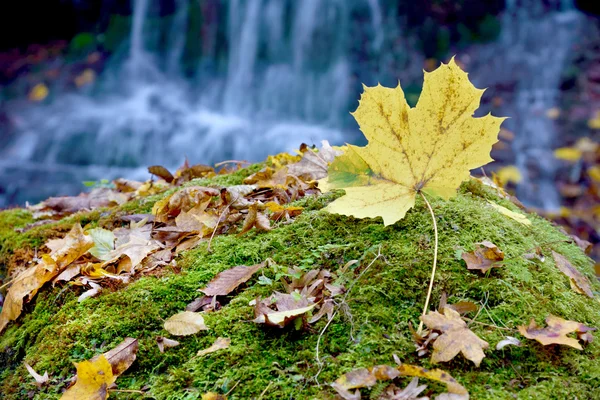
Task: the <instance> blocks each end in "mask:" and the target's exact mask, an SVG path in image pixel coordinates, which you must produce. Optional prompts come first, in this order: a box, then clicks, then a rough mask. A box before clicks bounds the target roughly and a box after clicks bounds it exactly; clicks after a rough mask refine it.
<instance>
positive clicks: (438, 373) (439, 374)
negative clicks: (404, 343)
mask: <svg viewBox="0 0 600 400" xmlns="http://www.w3.org/2000/svg"><path fill="white" fill-rule="evenodd" d="M397 369H398V371H399V372H400V375H402V376H415V377H419V378H426V379H431V380H434V381H438V382H442V383H445V384H446V388H447V389H448V392H449V393H450V394H456V395H461V396H463V398H464V399H468V398H469V392H467V389H465V388H464V387H463V386H462V385H461V384H460V383H458V382H457V381H456V379H454V378H453V377H452V376H450V374H449V373H447V372H446V371H443V370H441V369H427V368H423V367H419V366H416V365H409V364H400V365H398V367H397Z"/></svg>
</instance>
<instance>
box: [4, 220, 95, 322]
mask: <svg viewBox="0 0 600 400" xmlns="http://www.w3.org/2000/svg"><path fill="white" fill-rule="evenodd" d="M92 246H93V241H92V239H91V238H90V237H89V236H87V235H85V234H84V233H83V230H82V229H81V226H80V225H79V224H75V225H74V226H73V228H72V229H71V231H70V232H69V233H68V234H67V235H66V236H65V237H64V238H63V239H56V240H54V241H51V243H50V242H49V247H50V249H51V250H52V251H51V253H50V255H44V256H42V260H41V261H40V262H39V263H38V264H36V265H34V266H32V267H29V268H28V269H26V270H25V271H23V272H21V273H20V274H18V275H17V276H16V277H15V278H14V279H13V283H12V286H11V287H10V289H9V290H8V293H7V295H6V299H5V300H4V305H3V307H2V312H1V313H0V332H2V331H3V330H4V328H5V327H6V325H8V323H9V322H10V321H14V320H15V319H17V318H18V317H19V315H20V314H21V310H22V309H23V301H24V299H25V297H28V300H31V299H32V298H33V296H35V294H36V293H37V291H38V290H39V289H40V288H41V287H42V286H43V285H44V283H46V282H48V281H50V280H52V279H53V278H54V277H55V276H56V275H58V274H59V273H60V272H62V271H63V269H65V268H66V267H67V266H68V265H69V264H71V262H73V261H75V260H76V259H78V258H79V257H81V256H82V255H83V254H85V253H86V252H87V251H88V250H89V249H90V248H91V247H92Z"/></svg>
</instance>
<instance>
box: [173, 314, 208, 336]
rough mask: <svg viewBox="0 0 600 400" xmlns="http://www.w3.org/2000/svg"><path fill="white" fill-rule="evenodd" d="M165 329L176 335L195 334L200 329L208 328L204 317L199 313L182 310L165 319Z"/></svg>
mask: <svg viewBox="0 0 600 400" xmlns="http://www.w3.org/2000/svg"><path fill="white" fill-rule="evenodd" d="M164 327H165V330H166V331H167V332H169V333H170V334H172V335H175V336H187V335H193V334H195V333H198V332H200V331H205V330H208V329H209V328H208V327H207V326H206V325H205V324H204V318H202V315H200V314H199V313H195V312H191V311H182V312H180V313H177V314H175V315H173V316H171V317H170V318H168V319H167V320H166V321H165V325H164Z"/></svg>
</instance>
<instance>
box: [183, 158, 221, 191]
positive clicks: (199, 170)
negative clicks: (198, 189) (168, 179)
mask: <svg viewBox="0 0 600 400" xmlns="http://www.w3.org/2000/svg"><path fill="white" fill-rule="evenodd" d="M214 175H215V169H214V168H213V167H211V166H210V165H203V164H196V165H190V164H189V163H188V160H187V159H186V160H185V163H184V164H183V165H182V166H181V167H180V168H179V169H178V170H177V171H175V182H174V183H175V184H176V185H181V184H182V183H185V182H189V181H191V180H192V179H196V178H208V177H211V176H214Z"/></svg>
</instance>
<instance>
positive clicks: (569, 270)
mask: <svg viewBox="0 0 600 400" xmlns="http://www.w3.org/2000/svg"><path fill="white" fill-rule="evenodd" d="M552 257H554V261H555V262H556V267H557V268H558V269H559V270H560V272H562V273H563V274H565V275H566V276H567V277H568V278H569V282H570V284H571V288H572V289H573V290H574V291H576V292H577V293H579V294H585V295H586V296H588V297H590V298H592V299H593V298H594V292H592V287H591V285H590V282H589V281H588V279H587V278H586V277H585V276H584V275H583V274H582V273H581V272H579V270H578V269H577V268H575V267H574V266H573V265H572V264H571V263H570V262H569V260H567V258H566V257H565V256H563V255H562V254H558V253H557V252H555V251H552Z"/></svg>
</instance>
